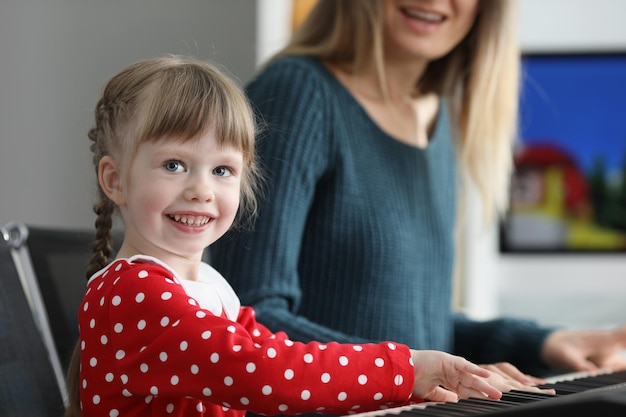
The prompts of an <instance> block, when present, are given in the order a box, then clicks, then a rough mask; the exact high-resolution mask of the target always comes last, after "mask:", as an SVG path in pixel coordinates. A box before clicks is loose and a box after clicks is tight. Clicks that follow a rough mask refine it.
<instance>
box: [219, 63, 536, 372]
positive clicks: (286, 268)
mask: <svg viewBox="0 0 626 417" xmlns="http://www.w3.org/2000/svg"><path fill="white" fill-rule="evenodd" d="M247 93H248V95H249V97H250V99H251V101H252V103H253V106H254V107H255V110H256V111H258V114H259V115H260V117H261V123H262V124H263V125H264V131H263V132H262V135H261V137H260V141H259V156H260V160H261V162H262V165H263V168H264V169H265V172H266V174H267V177H268V182H267V187H266V188H267V189H266V195H265V198H264V199H263V200H262V204H261V211H260V216H259V218H258V219H257V221H256V223H255V227H254V230H253V231H243V232H241V231H231V232H230V233H228V234H227V235H226V236H225V237H223V238H222V239H221V240H219V241H218V242H217V243H215V244H214V245H213V246H212V247H211V249H210V259H211V263H212V264H213V265H214V266H215V268H217V269H218V270H219V271H220V272H221V273H222V274H224V276H225V277H226V278H227V279H228V280H229V281H230V282H231V284H232V285H233V287H234V288H235V290H236V291H237V293H238V294H239V296H240V298H241V300H242V303H244V304H247V305H252V306H253V307H254V308H255V309H256V311H257V318H258V320H259V321H260V322H262V323H264V324H266V325H267V326H268V327H270V328H271V329H273V330H275V331H276V330H284V331H286V332H287V333H288V334H289V336H290V337H291V338H292V339H297V340H303V341H309V340H320V341H329V340H336V341H339V342H353V343H356V342H367V341H381V340H393V341H397V342H401V343H405V344H407V345H409V346H411V347H412V348H418V349H439V350H444V351H448V352H453V353H457V354H462V355H464V356H467V357H468V358H470V359H472V360H474V361H476V362H479V363H486V362H495V361H501V360H509V361H513V362H515V363H516V364H517V365H518V366H520V367H522V368H525V369H528V370H530V368H528V366H529V365H539V359H538V352H539V347H540V344H541V342H542V341H543V338H544V337H545V335H546V332H547V330H542V329H539V328H537V327H536V326H535V325H534V324H533V323H531V322H528V321H521V320H513V319H502V320H496V321H489V322H484V323H478V322H473V321H469V320H466V319H464V318H462V317H460V316H455V315H454V314H453V313H452V311H451V308H450V305H451V292H452V291H451V280H452V278H451V277H452V264H453V256H454V247H453V233H454V226H455V225H454V220H455V208H456V201H455V196H456V175H457V172H456V168H455V166H456V165H455V163H456V158H455V148H454V143H453V140H452V135H451V131H450V124H449V120H448V116H447V112H446V108H445V106H443V105H442V107H441V109H440V112H439V117H438V120H437V123H436V127H435V130H434V134H433V135H432V137H431V138H430V142H429V145H428V147H427V148H425V149H418V148H415V147H411V146H409V145H406V144H404V143H402V142H400V141H397V140H395V139H393V138H392V137H390V136H389V135H387V134H386V133H385V132H383V131H382V130H380V128H379V127H378V126H377V125H376V124H375V123H374V122H373V121H372V119H370V117H369V116H368V115H367V113H366V112H365V111H364V109H363V108H362V107H361V106H360V105H359V104H358V103H357V102H356V101H355V100H354V98H353V97H352V96H351V95H350V94H349V92H348V91H347V90H346V89H345V88H344V87H343V86H342V85H341V84H340V83H339V82H338V81H337V80H336V79H335V78H334V77H333V76H332V75H331V73H330V72H328V71H327V70H326V68H325V67H324V66H323V65H321V64H320V63H319V61H317V60H316V59H314V58H310V57H288V58H282V59H279V60H277V61H274V62H273V63H271V64H270V65H269V66H268V67H266V68H265V69H264V70H263V71H262V72H260V73H259V74H258V75H257V76H256V77H255V78H254V79H253V80H252V81H251V82H250V83H249V85H248V86H247Z"/></svg>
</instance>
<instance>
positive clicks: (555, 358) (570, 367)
mask: <svg viewBox="0 0 626 417" xmlns="http://www.w3.org/2000/svg"><path fill="white" fill-rule="evenodd" d="M624 350H626V326H623V327H618V328H616V329H613V330H557V331H555V332H553V333H552V334H550V335H549V336H548V337H547V339H546V341H545V343H544V345H543V349H542V358H543V360H544V361H545V362H546V363H547V364H548V365H549V366H550V367H552V368H555V369H559V370H563V371H574V372H577V371H587V372H597V371H598V370H600V369H606V370H612V371H617V370H622V369H626V355H624V353H623V352H624Z"/></svg>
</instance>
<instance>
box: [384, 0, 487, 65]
mask: <svg viewBox="0 0 626 417" xmlns="http://www.w3.org/2000/svg"><path fill="white" fill-rule="evenodd" d="M478 3H479V0H385V20H384V31H385V50H386V54H387V56H389V57H392V58H395V59H407V60H412V59H417V60H426V61H432V60H435V59H438V58H441V57H442V56H444V55H446V54H447V53H448V52H450V51H451V50H452V49H453V48H454V47H455V46H456V45H458V44H459V43H460V42H461V40H462V39H463V38H464V37H465V35H467V33H468V32H469V30H470V29H471V27H472V24H473V23H474V20H475V19H476V15H477V13H478Z"/></svg>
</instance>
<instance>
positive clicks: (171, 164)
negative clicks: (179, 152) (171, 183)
mask: <svg viewBox="0 0 626 417" xmlns="http://www.w3.org/2000/svg"><path fill="white" fill-rule="evenodd" d="M163 168H165V170H166V171H169V172H182V171H183V170H184V169H185V167H184V166H183V164H182V163H181V162H180V161H167V162H166V163H165V164H163Z"/></svg>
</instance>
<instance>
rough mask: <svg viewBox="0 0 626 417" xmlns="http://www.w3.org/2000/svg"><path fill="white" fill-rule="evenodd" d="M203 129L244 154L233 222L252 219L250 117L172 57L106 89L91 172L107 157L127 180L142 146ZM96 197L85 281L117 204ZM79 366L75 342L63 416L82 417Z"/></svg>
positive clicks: (234, 92)
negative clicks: (129, 170) (116, 162)
mask: <svg viewBox="0 0 626 417" xmlns="http://www.w3.org/2000/svg"><path fill="white" fill-rule="evenodd" d="M207 132H212V133H213V134H214V135H215V137H216V138H217V141H218V144H219V145H223V146H232V147H234V148H235V149H238V150H240V151H241V152H242V153H243V156H244V172H243V173H242V183H241V205H240V210H239V212H238V221H239V222H242V221H246V220H248V221H251V219H252V218H253V216H254V214H255V213H256V209H257V200H256V193H257V189H258V184H259V183H258V180H259V179H260V176H259V170H258V168H257V164H256V161H255V151H254V145H255V135H256V125H255V120H254V114H253V112H252V109H251V106H250V104H249V102H248V100H247V98H246V97H245V95H244V93H243V91H242V90H241V89H240V87H239V86H238V85H237V84H236V83H235V81H233V80H232V79H231V78H229V77H228V76H227V75H226V73H225V71H223V70H222V69H221V68H219V67H218V66H216V65H215V64H212V63H208V62H205V61H201V60H196V59H191V58H183V57H175V56H169V57H161V58H154V59H147V60H143V61H139V62H136V63H134V64H132V65H130V66H128V67H127V68H125V69H123V70H122V71H121V72H119V73H118V74H117V75H115V76H114V77H113V78H111V79H110V80H109V81H108V83H107V84H106V86H105V88H104V91H103V93H102V96H101V98H100V100H99V101H98V103H97V105H96V109H95V125H94V126H93V127H92V128H91V129H90V130H89V133H88V136H89V139H90V140H91V141H92V144H91V151H92V153H93V164H94V166H95V169H96V174H97V173H98V165H99V162H100V160H101V159H102V158H103V157H104V156H107V155H111V156H113V157H114V158H115V159H116V160H117V161H119V164H120V166H121V167H122V169H121V171H122V172H121V175H122V176H124V175H125V172H126V171H127V170H128V167H129V165H130V163H131V161H132V159H133V158H134V156H135V154H136V152H137V148H138V147H139V145H141V144H142V143H145V142H158V141H162V140H173V141H177V142H180V141H183V142H184V141H188V140H196V139H197V138H198V137H200V136H201V135H203V134H205V133H207ZM98 198H99V200H98V202H97V203H96V204H95V205H94V212H95V213H96V215H97V218H96V222H95V225H96V241H95V245H94V249H93V254H92V258H91V261H90V263H89V266H88V268H87V271H86V276H87V278H89V277H90V276H91V275H92V274H94V273H95V272H97V271H98V270H100V269H102V268H103V267H104V266H106V265H107V264H108V263H109V262H110V260H111V257H112V255H113V250H112V242H111V241H112V225H113V219H112V218H113V215H114V212H115V211H116V209H117V207H116V206H115V204H114V203H113V201H111V200H109V198H108V197H107V196H106V195H105V194H104V192H103V191H102V188H101V187H100V186H98ZM79 366H80V349H79V348H78V345H77V346H76V348H75V349H74V354H73V357H72V362H71V364H70V367H69V370H68V376H67V384H68V392H69V407H68V410H67V413H66V416H67V417H70V416H80V415H81V411H80V399H79V380H78V378H79V375H78V374H79Z"/></svg>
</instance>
